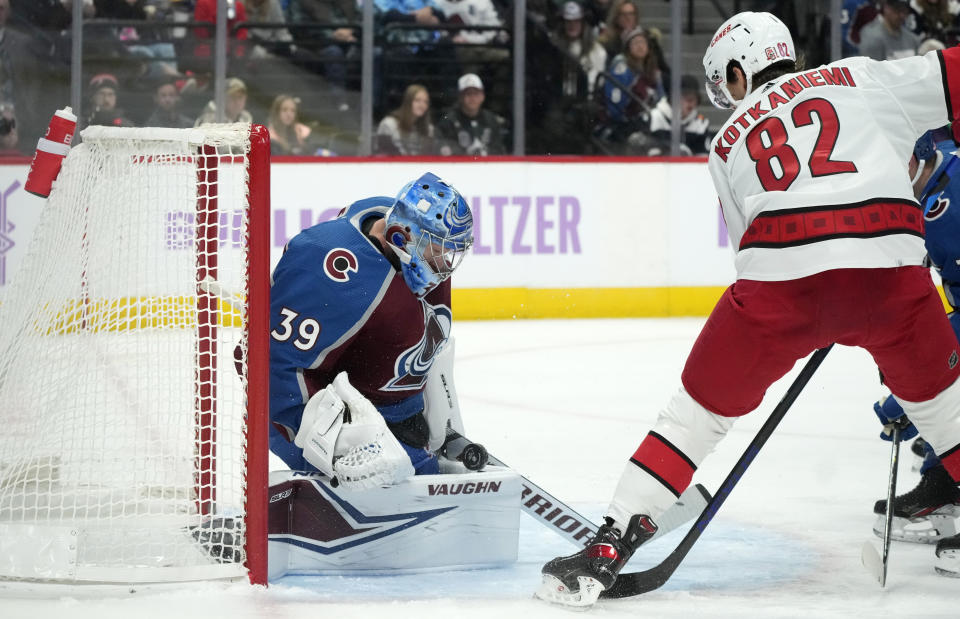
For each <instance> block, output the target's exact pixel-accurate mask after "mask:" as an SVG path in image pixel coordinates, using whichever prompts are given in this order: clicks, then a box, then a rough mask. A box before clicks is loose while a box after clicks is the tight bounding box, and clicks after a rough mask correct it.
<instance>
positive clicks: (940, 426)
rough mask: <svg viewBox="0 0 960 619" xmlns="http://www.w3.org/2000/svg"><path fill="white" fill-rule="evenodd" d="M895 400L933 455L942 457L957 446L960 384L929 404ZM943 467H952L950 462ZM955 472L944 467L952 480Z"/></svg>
mask: <svg viewBox="0 0 960 619" xmlns="http://www.w3.org/2000/svg"><path fill="white" fill-rule="evenodd" d="M897 400H898V401H899V402H900V405H901V406H903V410H904V412H905V413H907V417H908V418H909V419H910V421H911V422H913V425H915V426H916V427H917V430H918V431H919V432H920V436H922V437H923V439H924V440H925V441H927V442H928V443H930V446H931V447H932V448H933V451H934V453H936V454H937V455H939V456H943V455H944V453H945V452H947V451H949V450H951V449H953V448H955V447H956V446H957V445H960V380H956V381H954V382H953V384H952V385H950V386H949V387H947V388H946V389H944V390H943V391H941V392H940V393H939V394H937V396H936V397H935V398H933V399H932V400H927V401H925V402H908V401H906V400H904V399H903V398H901V397H899V396H898V397H897ZM944 464H945V465H953V462H949V463H948V462H945V463H944ZM951 469H953V470H951ZM956 469H957V466H956V465H953V466H947V470H949V471H950V474H951V475H953V476H954V479H956V478H957V474H956V473H957V471H956Z"/></svg>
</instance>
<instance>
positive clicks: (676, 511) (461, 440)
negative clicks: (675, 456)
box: [441, 428, 711, 547]
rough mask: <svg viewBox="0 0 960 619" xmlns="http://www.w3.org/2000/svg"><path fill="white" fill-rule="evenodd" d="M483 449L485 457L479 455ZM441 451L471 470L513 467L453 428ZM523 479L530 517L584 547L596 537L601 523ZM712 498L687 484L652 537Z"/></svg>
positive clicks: (523, 499) (524, 501) (684, 519)
mask: <svg viewBox="0 0 960 619" xmlns="http://www.w3.org/2000/svg"><path fill="white" fill-rule="evenodd" d="M478 448H479V449H478ZM480 450H482V453H483V457H481V456H480V455H479V452H480ZM441 453H443V455H444V456H445V457H447V458H449V459H450V460H460V461H461V462H463V463H464V465H465V466H467V468H469V469H471V470H478V469H480V468H483V464H481V463H480V462H481V460H482V461H483V463H484V464H485V463H486V462H489V463H490V464H492V465H494V466H502V467H505V468H510V467H508V466H507V465H506V464H504V463H503V462H502V461H501V460H499V459H498V458H496V457H495V456H492V455H489V454H488V453H487V450H486V449H484V448H483V447H482V446H481V445H480V444H479V443H474V442H472V441H470V439H468V438H466V437H464V436H462V435H461V434H459V433H457V432H456V431H455V430H453V429H451V428H447V440H446V442H445V443H444V444H443V447H441ZM464 456H465V457H464ZM520 480H521V484H522V486H523V492H522V494H521V496H520V507H521V508H522V509H523V511H525V512H526V513H527V514H528V515H529V516H530V517H532V518H533V519H534V520H536V521H537V522H539V523H540V524H542V525H543V526H545V527H547V528H548V529H550V530H551V531H553V532H554V533H556V534H557V535H559V536H561V537H563V538H564V539H565V540H567V541H568V542H570V543H571V544H574V545H576V546H579V547H584V546H586V545H587V543H589V542H590V540H591V539H593V537H594V535H596V533H597V525H595V524H593V523H592V522H590V520H588V519H587V518H585V517H583V516H581V515H580V514H578V513H577V512H575V511H574V510H572V509H571V508H570V507H569V506H567V505H566V504H565V503H563V502H562V501H560V500H559V499H557V498H556V497H554V496H553V495H552V494H550V493H549V492H547V491H546V490H544V489H543V488H541V487H540V486H538V485H537V484H535V483H533V482H532V481H530V480H529V479H527V478H526V477H524V476H523V475H520ZM710 498H711V497H710V493H709V492H708V491H707V489H706V488H704V487H703V486H701V485H700V484H695V485H693V486H690V487H689V488H687V490H686V491H685V492H684V493H683V494H681V495H680V498H679V499H677V502H676V503H674V504H673V505H672V506H671V507H670V509H668V510H667V511H665V512H664V513H663V514H661V516H660V518H659V519H658V520H657V526H658V527H659V528H658V530H657V534H656V535H654V537H653V538H651V539H654V538H656V537H659V536H661V535H663V534H665V533H668V532H670V531H672V530H673V529H676V528H677V527H680V526H681V525H683V524H685V523H687V522H689V521H691V520H693V519H694V518H695V517H696V515H697V514H698V513H700V512H701V511H702V510H703V508H704V507H706V505H707V502H708V501H709V500H710Z"/></svg>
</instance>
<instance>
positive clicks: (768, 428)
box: [600, 344, 833, 598]
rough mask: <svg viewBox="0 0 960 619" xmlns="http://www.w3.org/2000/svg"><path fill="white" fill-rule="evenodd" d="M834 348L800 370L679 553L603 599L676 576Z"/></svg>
mask: <svg viewBox="0 0 960 619" xmlns="http://www.w3.org/2000/svg"><path fill="white" fill-rule="evenodd" d="M831 348H833V344H830V345H829V346H826V347H824V348H821V349H819V350H817V351H816V352H814V353H813V356H812V357H810V360H809V361H807V364H806V365H805V366H804V367H803V369H802V370H800V375H799V376H797V378H796V379H795V380H794V381H793V384H792V385H790V388H789V389H787V393H785V394H784V396H783V398H782V399H781V400H780V402H779V403H778V404H777V406H776V407H775V408H774V409H773V412H772V413H770V417H769V418H768V419H767V420H766V421H765V422H764V423H763V426H761V427H760V430H758V431H757V435H756V436H755V437H753V440H752V441H750V444H749V445H748V446H747V449H746V450H745V451H744V452H743V455H741V456H740V459H739V460H738V461H737V464H736V465H735V466H734V467H733V469H732V470H731V471H730V473H729V474H728V475H727V478H726V479H724V480H723V483H722V484H721V485H720V488H719V489H718V490H717V493H716V494H715V495H714V496H713V499H711V500H710V502H709V503H708V504H707V506H706V507H704V509H703V512H701V514H700V517H699V518H697V521H696V522H694V523H693V526H692V527H691V528H690V531H689V532H687V535H686V536H685V537H684V538H683V540H682V541H681V542H680V544H679V545H678V546H677V547H676V549H674V551H673V552H671V553H670V554H669V555H668V556H667V558H666V559H664V560H663V561H661V562H660V564H659V565H655V566H654V567H652V568H650V569H648V570H644V571H642V572H630V573H627V574H620V575H619V576H618V577H617V580H616V581H614V583H613V586H611V587H610V588H609V589H607V590H606V591H603V592H601V593H600V597H601V598H624V597H632V596H634V595H640V594H642V593H647V592H648V591H653V590H654V589H658V588H659V587H660V586H662V585H663V584H664V583H665V582H667V580H669V579H670V576H672V575H673V573H674V572H675V571H676V569H677V568H678V567H679V566H680V563H681V562H682V561H683V559H684V558H685V557H686V556H687V553H689V552H690V549H691V548H693V545H694V544H695V543H697V540H698V539H699V538H700V536H701V535H702V534H703V531H704V529H706V528H707V525H708V524H710V521H711V520H713V517H714V516H715V515H716V514H717V510H719V509H720V506H721V505H723V502H724V501H726V500H727V497H728V496H730V492H731V491H732V490H733V488H734V486H736V485H737V482H739V481H740V478H741V477H743V474H744V473H745V472H746V470H747V467H749V466H750V463H752V462H753V459H754V458H756V457H757V454H758V453H760V448H761V447H763V445H764V443H766V442H767V439H769V438H770V435H771V434H773V431H774V430H775V429H776V428H777V426H778V425H779V424H780V421H781V420H782V419H783V417H784V415H786V414H787V411H788V410H790V406H791V405H792V404H793V402H794V400H796V399H797V396H799V395H800V392H801V391H803V388H804V387H805V386H806V385H807V383H808V382H809V381H810V378H811V377H812V376H813V373H814V372H816V371H817V368H818V367H820V364H821V363H822V362H823V359H824V357H826V356H827V353H828V352H830V349H831Z"/></svg>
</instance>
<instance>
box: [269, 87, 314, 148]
mask: <svg viewBox="0 0 960 619" xmlns="http://www.w3.org/2000/svg"><path fill="white" fill-rule="evenodd" d="M299 108H300V100H299V99H297V98H295V97H291V96H290V95H277V97H276V98H275V99H274V100H273V105H271V106H270V118H269V120H268V121H267V129H268V130H269V131H270V154H272V155H309V154H312V151H313V149H312V148H311V146H310V144H309V138H310V127H308V126H306V125H305V124H303V123H302V122H300V121H299V111H300V110H299Z"/></svg>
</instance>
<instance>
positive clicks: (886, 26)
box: [860, 0, 920, 60]
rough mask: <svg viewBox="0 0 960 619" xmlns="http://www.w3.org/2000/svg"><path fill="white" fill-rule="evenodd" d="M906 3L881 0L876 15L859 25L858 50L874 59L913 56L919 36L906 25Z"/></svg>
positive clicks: (908, 7)
mask: <svg viewBox="0 0 960 619" xmlns="http://www.w3.org/2000/svg"><path fill="white" fill-rule="evenodd" d="M909 15H910V4H909V3H908V2H905V1H904V0H883V5H882V7H881V9H880V15H878V16H877V18H876V19H874V20H873V21H872V22H870V23H869V24H867V25H866V26H864V27H863V28H861V29H860V53H861V54H862V55H864V56H869V57H870V58H873V59H874V60H890V59H895V58H904V57H907V56H913V55H914V54H916V53H917V47H918V46H919V45H920V37H919V36H917V35H916V34H914V33H913V32H911V31H910V30H909V29H908V28H907V26H906V21H907V17H908V16H909Z"/></svg>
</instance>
